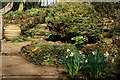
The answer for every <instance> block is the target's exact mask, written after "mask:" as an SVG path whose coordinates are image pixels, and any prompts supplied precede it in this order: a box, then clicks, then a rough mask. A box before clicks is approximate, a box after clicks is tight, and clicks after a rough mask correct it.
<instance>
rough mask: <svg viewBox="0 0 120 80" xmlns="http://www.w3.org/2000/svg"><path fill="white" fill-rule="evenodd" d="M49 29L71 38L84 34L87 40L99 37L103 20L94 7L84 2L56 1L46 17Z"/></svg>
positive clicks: (93, 40) (90, 40)
mask: <svg viewBox="0 0 120 80" xmlns="http://www.w3.org/2000/svg"><path fill="white" fill-rule="evenodd" d="M46 23H47V25H48V27H49V29H50V30H52V31H56V32H57V33H58V34H59V35H61V37H67V38H68V39H71V38H72V37H75V36H79V35H81V36H86V37H87V38H88V40H89V42H95V41H96V40H99V39H100V34H101V33H102V28H103V20H102V18H101V16H100V15H99V14H98V13H97V12H96V11H95V10H94V8H93V7H92V6H91V5H89V4H86V3H80V2H72V3H68V2H66V3H57V4H56V5H55V6H54V7H53V8H52V9H51V10H50V13H49V15H48V17H46Z"/></svg>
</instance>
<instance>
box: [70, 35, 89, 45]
mask: <svg viewBox="0 0 120 80" xmlns="http://www.w3.org/2000/svg"><path fill="white" fill-rule="evenodd" d="M71 40H75V44H77V45H80V46H82V45H83V44H84V43H86V42H87V41H88V39H87V37H83V36H76V37H73V38H71Z"/></svg>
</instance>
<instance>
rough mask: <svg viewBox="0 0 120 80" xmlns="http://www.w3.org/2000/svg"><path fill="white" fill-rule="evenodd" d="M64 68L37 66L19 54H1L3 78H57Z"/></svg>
mask: <svg viewBox="0 0 120 80" xmlns="http://www.w3.org/2000/svg"><path fill="white" fill-rule="evenodd" d="M62 71H64V69H60V68H59V69H58V68H55V67H47V66H37V65H34V64H32V63H30V62H28V61H26V60H25V59H24V58H23V57H21V56H2V76H3V77H5V78H34V79H35V78H56V79H57V78H59V77H60V76H61V75H60V73H61V72H62Z"/></svg>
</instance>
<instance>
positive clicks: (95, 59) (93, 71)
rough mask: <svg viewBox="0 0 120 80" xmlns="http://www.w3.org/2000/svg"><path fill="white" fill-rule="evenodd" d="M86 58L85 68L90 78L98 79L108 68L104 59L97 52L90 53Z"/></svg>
mask: <svg viewBox="0 0 120 80" xmlns="http://www.w3.org/2000/svg"><path fill="white" fill-rule="evenodd" d="M92 53H93V54H89V55H88V57H87V58H86V60H87V61H86V62H85V63H86V68H87V69H88V70H89V71H88V72H89V75H90V77H94V78H99V77H100V76H101V75H102V73H103V71H104V69H105V68H107V67H108V65H107V63H106V58H105V57H104V55H103V54H101V53H100V52H99V51H94V52H92Z"/></svg>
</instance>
